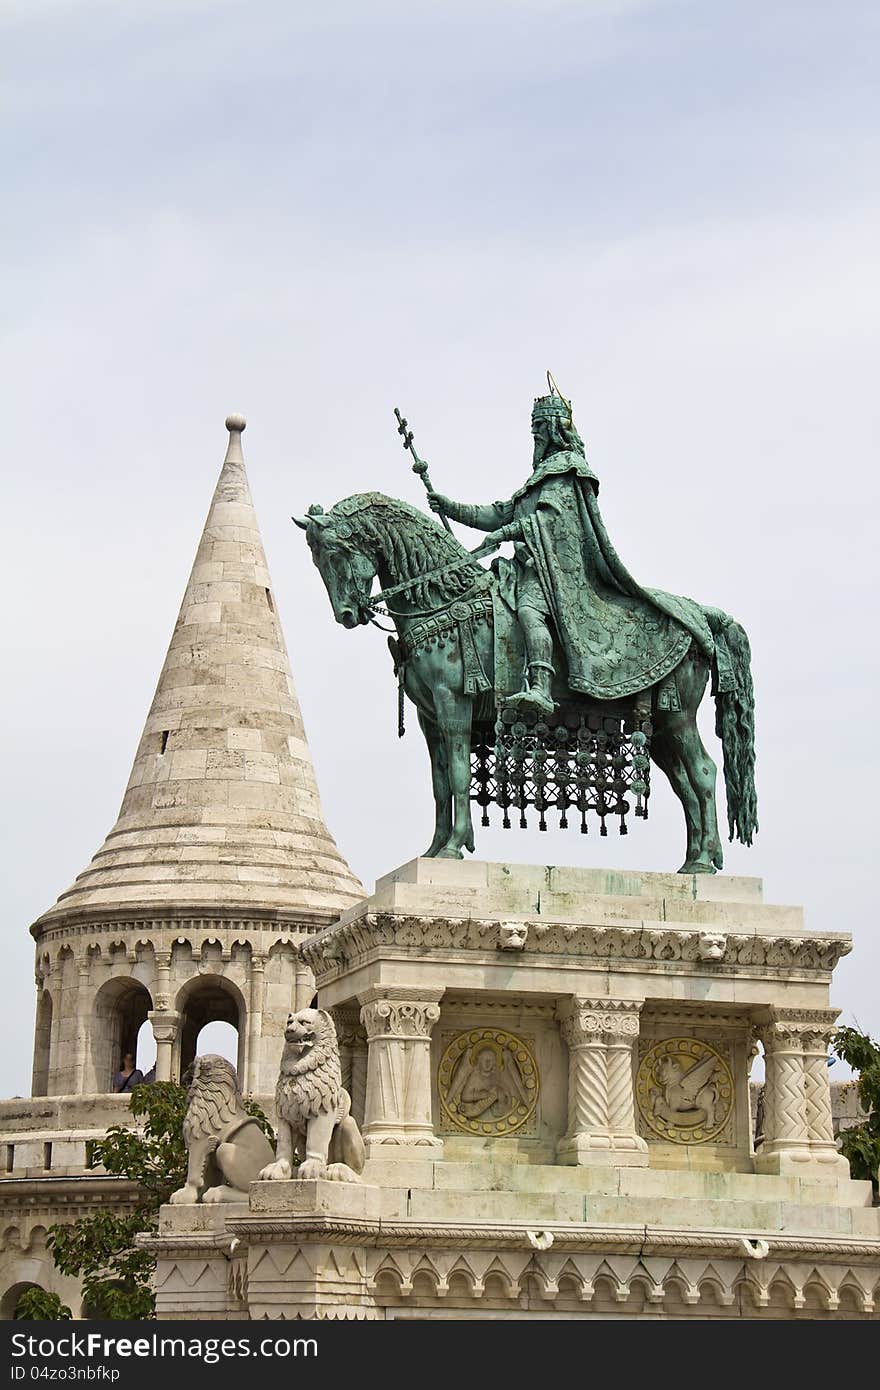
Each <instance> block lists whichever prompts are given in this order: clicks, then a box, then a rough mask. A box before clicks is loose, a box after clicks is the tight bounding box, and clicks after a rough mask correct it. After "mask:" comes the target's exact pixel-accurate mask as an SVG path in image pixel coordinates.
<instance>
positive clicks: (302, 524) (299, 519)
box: [290, 516, 309, 531]
mask: <svg viewBox="0 0 880 1390" xmlns="http://www.w3.org/2000/svg"><path fill="white" fill-rule="evenodd" d="M290 519H291V521H293V522H295V523H296V525H297V526H298V527H299V528H300V530H301V531H308V529H309V522H308V518H307V517H304V516H292V517H291V518H290Z"/></svg>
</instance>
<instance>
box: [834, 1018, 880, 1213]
mask: <svg viewBox="0 0 880 1390" xmlns="http://www.w3.org/2000/svg"><path fill="white" fill-rule="evenodd" d="M831 1046H832V1049H833V1051H834V1053H835V1054H836V1055H837V1056H838V1057H839V1058H840V1059H841V1060H842V1061H844V1062H846V1063H848V1065H849V1066H851V1067H852V1069H853V1071H855V1072H858V1079H857V1080H856V1082H855V1083H854V1085H855V1087H856V1092H857V1094H858V1097H859V1105H860V1106H861V1107H862V1110H864V1112H865V1114H866V1116H867V1119H865V1120H863V1121H862V1123H861V1124H857V1125H852V1126H851V1127H850V1128H849V1129H843V1130H841V1132H840V1147H841V1150H842V1152H843V1154H844V1156H845V1157H846V1158H848V1159H849V1165H850V1172H851V1173H852V1176H853V1177H854V1178H862V1179H868V1180H869V1181H870V1182H872V1183H873V1184H874V1192H875V1195H876V1193H877V1190H878V1169H880V1047H878V1045H877V1043H875V1042H874V1041H873V1039H872V1038H869V1037H868V1035H867V1033H860V1032H859V1030H858V1029H857V1028H838V1030H837V1032H836V1033H835V1034H834V1037H833V1039H832V1043H831Z"/></svg>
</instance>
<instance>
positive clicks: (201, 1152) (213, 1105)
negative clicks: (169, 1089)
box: [169, 1054, 272, 1203]
mask: <svg viewBox="0 0 880 1390" xmlns="http://www.w3.org/2000/svg"><path fill="white" fill-rule="evenodd" d="M187 1101H188V1104H187V1108H186V1116H185V1118H184V1121H183V1137H184V1140H185V1142H186V1152H187V1168H186V1183H185V1185H184V1186H183V1187H179V1188H178V1189H177V1191H176V1192H172V1194H171V1197H170V1199H169V1200H170V1201H171V1202H174V1203H193V1202H246V1201H247V1189H248V1186H249V1184H250V1183H252V1182H253V1181H254V1179H255V1178H256V1177H257V1174H258V1173H259V1172H260V1169H261V1168H263V1166H264V1165H265V1164H266V1163H267V1162H268V1161H269V1160H270V1159H271V1158H272V1145H271V1144H270V1143H269V1140H268V1139H267V1138H266V1136H265V1134H264V1133H263V1131H262V1129H261V1128H260V1126H259V1124H258V1123H257V1121H256V1120H255V1119H254V1117H253V1115H249V1114H248V1112H247V1110H246V1109H245V1105H244V1101H243V1099H242V1095H241V1091H240V1090H239V1085H238V1076H237V1074H236V1070H235V1067H234V1066H233V1065H232V1063H231V1062H228V1061H227V1060H226V1058H225V1057H217V1056H214V1055H213V1054H208V1055H206V1056H204V1057H197V1058H196V1060H195V1062H194V1063H193V1073H192V1081H191V1082H190V1087H189V1091H188V1092H187Z"/></svg>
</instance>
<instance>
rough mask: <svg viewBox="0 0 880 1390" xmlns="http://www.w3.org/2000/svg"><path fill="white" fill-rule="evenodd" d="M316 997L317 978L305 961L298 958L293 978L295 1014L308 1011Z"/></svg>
mask: <svg viewBox="0 0 880 1390" xmlns="http://www.w3.org/2000/svg"><path fill="white" fill-rule="evenodd" d="M314 997H315V977H314V975H313V974H312V972H311V970H310V969H309V967H308V966H307V965H306V963H305V961H304V960H302V959H301V958H300V956H299V955H297V957H296V964H295V965H294V977H293V1008H294V1012H295V1013H299V1011H300V1009H307V1008H309V1006H310V1005H311V1002H312V1000H313V999H314Z"/></svg>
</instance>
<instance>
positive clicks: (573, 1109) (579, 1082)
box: [556, 997, 648, 1167]
mask: <svg viewBox="0 0 880 1390" xmlns="http://www.w3.org/2000/svg"><path fill="white" fill-rule="evenodd" d="M640 1009H641V1003H640V1002H633V1001H632V1000H626V999H608V998H605V999H584V998H579V997H575V998H573V999H571V1000H569V1001H566V1002H565V1003H564V1004H562V1005H561V1006H560V1010H559V1015H560V1022H561V1024H562V1036H563V1038H564V1039H565V1041H566V1043H567V1044H568V1055H569V1063H568V1129H567V1130H566V1133H565V1136H564V1137H563V1138H562V1139H560V1141H559V1144H558V1145H557V1148H556V1152H557V1156H558V1158H559V1161H560V1163H579V1164H604V1165H607V1164H609V1163H613V1164H614V1165H615V1166H620V1167H630V1166H636V1167H647V1164H648V1145H647V1143H646V1142H645V1140H644V1139H642V1137H641V1136H640V1135H639V1134H637V1133H636V1116H635V1099H634V1078H635V1066H634V1054H633V1048H634V1044H635V1041H636V1038H637V1037H638V1033H639V1010H640Z"/></svg>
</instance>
